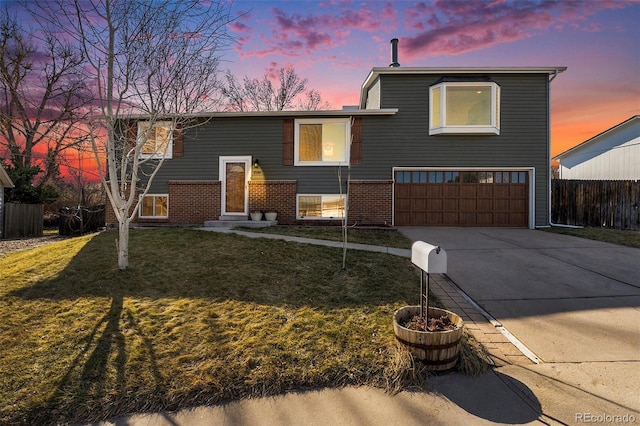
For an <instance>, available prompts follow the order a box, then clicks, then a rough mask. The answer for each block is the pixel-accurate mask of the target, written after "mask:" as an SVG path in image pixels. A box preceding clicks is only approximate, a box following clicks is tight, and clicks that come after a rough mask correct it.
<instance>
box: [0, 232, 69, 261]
mask: <svg viewBox="0 0 640 426" xmlns="http://www.w3.org/2000/svg"><path fill="white" fill-rule="evenodd" d="M65 238H67V237H61V236H60V235H47V236H45V237H37V238H21V239H17V240H0V257H2V256H4V255H6V254H9V253H14V252H17V251H22V250H28V249H32V248H35V247H40V246H43V245H46V244H50V243H53V242H56V241H60V240H63V239H65Z"/></svg>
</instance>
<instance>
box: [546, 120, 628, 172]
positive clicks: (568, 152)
mask: <svg viewBox="0 0 640 426" xmlns="http://www.w3.org/2000/svg"><path fill="white" fill-rule="evenodd" d="M638 120H640V115H634V116H632V117H630V118H628V119H626V120H625V121H623V122H622V123H618V124H616V125H615V126H613V127H611V128H609V129H607V130H605V131H604V132H601V133H598V134H597V135H595V136H594V137H592V138H590V139H587V140H586V141H584V142H582V143H580V144H578V145H576V146H574V147H573V148H569V149H568V150H566V151H564V152H561V153H560V154H558V155H556V156H555V157H553V158H552V160H555V161H560V160H561V159H562V158H564V157H567V156H568V155H571V154H573V153H574V152H575V151H577V150H579V149H582V148H584V147H586V146H589V145H591V144H594V143H596V142H598V141H599V140H601V139H602V138H604V137H605V136H608V135H609V134H611V133H613V132H617V131H618V130H621V129H622V128H624V127H627V126H630V125H631V124H633V123H634V122H636V121H638Z"/></svg>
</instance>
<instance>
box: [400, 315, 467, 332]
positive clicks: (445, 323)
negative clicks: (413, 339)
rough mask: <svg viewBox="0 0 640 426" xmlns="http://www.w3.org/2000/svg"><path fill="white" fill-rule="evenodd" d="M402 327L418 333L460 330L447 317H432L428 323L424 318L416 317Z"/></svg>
mask: <svg viewBox="0 0 640 426" xmlns="http://www.w3.org/2000/svg"><path fill="white" fill-rule="evenodd" d="M402 326H403V327H404V328H408V329H409V330H416V331H448V330H455V329H457V328H458V326H457V325H455V324H454V323H452V322H451V319H450V318H449V317H448V316H447V315H442V316H440V317H432V318H429V319H428V320H427V321H425V320H424V317H421V316H420V315H416V316H414V317H413V318H411V319H410V320H409V321H407V322H406V323H405V324H403V325H402Z"/></svg>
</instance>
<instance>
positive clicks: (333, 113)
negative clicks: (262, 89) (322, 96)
mask: <svg viewBox="0 0 640 426" xmlns="http://www.w3.org/2000/svg"><path fill="white" fill-rule="evenodd" d="M397 113H398V109H397V108H383V109H340V110H318V111H234V112H200V113H193V114H180V115H181V116H188V117H191V118H199V117H201V118H236V117H353V116H367V115H394V114H397ZM171 116H172V115H171V114H168V115H165V116H162V117H157V118H158V119H162V118H169V117H171ZM122 118H123V119H129V120H130V119H133V120H143V119H145V118H149V114H132V115H128V116H126V117H122Z"/></svg>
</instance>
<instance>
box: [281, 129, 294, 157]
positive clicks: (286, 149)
mask: <svg viewBox="0 0 640 426" xmlns="http://www.w3.org/2000/svg"><path fill="white" fill-rule="evenodd" d="M293 124H294V121H293V118H287V119H285V120H283V129H282V133H283V138H282V165H283V166H293V132H294V127H293Z"/></svg>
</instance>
